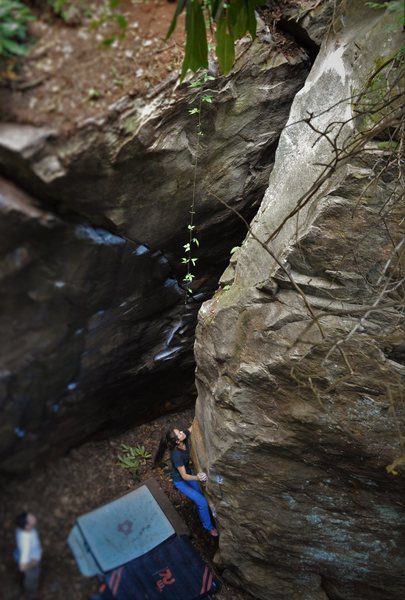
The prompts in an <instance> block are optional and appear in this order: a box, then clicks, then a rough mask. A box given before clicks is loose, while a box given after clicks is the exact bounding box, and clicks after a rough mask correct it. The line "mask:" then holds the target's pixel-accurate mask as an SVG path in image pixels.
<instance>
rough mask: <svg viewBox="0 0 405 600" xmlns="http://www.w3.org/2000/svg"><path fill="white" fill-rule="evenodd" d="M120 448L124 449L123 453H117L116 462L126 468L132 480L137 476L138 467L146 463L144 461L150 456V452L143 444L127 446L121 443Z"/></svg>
mask: <svg viewBox="0 0 405 600" xmlns="http://www.w3.org/2000/svg"><path fill="white" fill-rule="evenodd" d="M121 448H122V450H123V451H124V452H123V454H119V455H118V464H119V465H120V467H123V468H124V469H128V470H129V471H130V473H131V475H132V477H133V479H134V480H137V479H138V478H139V468H140V467H141V466H142V465H145V464H146V461H147V460H149V459H150V458H151V456H152V455H151V454H150V452H148V451H147V450H146V448H145V446H128V445H127V444H121Z"/></svg>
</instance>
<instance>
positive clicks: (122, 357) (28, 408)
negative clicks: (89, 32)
mask: <svg viewBox="0 0 405 600" xmlns="http://www.w3.org/2000/svg"><path fill="white" fill-rule="evenodd" d="M259 38H260V36H259ZM242 46H243V44H242ZM241 50H242V52H241V57H240V59H239V61H238V65H237V67H236V69H235V72H234V73H233V75H232V78H228V79H225V78H218V79H217V80H215V81H212V82H209V83H208V84H206V85H205V86H204V93H210V94H211V96H212V98H213V101H212V103H210V104H208V103H206V104H204V107H203V113H202V130H203V133H204V135H203V136H202V137H201V136H197V120H196V117H195V116H193V115H190V114H189V109H191V108H192V107H195V106H197V105H198V102H199V100H198V98H199V94H200V92H199V90H198V89H189V88H188V86H183V87H182V88H180V89H178V90H177V91H175V92H174V93H172V94H171V95H170V94H169V93H168V92H167V91H166V92H160V93H158V94H157V95H156V94H155V96H154V97H151V98H149V99H143V100H137V101H134V100H131V99H129V98H126V99H123V100H122V102H120V103H118V104H117V105H115V106H112V107H111V110H110V113H109V114H108V115H106V116H105V118H104V119H101V120H100V121H94V120H93V121H90V122H87V123H84V124H83V126H82V127H81V128H80V129H79V130H78V131H76V132H75V133H74V134H72V135H71V136H70V137H69V138H68V139H66V138H65V137H64V136H63V135H61V134H59V133H58V132H57V131H53V130H51V129H38V128H35V127H32V126H29V125H25V126H24V125H21V124H20V125H17V124H13V123H3V124H0V173H2V175H3V176H4V178H5V179H4V180H3V181H2V183H1V191H0V194H1V197H0V212H1V228H2V236H1V242H0V251H1V256H0V276H1V281H2V297H1V301H0V302H1V337H2V343H1V349H0V367H1V368H0V456H1V459H0V463H1V468H2V469H3V470H7V471H10V472H12V471H16V470H21V469H25V468H27V467H28V466H29V465H30V464H31V463H32V462H33V461H34V460H36V459H38V457H39V456H42V455H45V454H46V453H49V451H50V450H51V449H52V448H54V449H59V450H61V451H63V449H66V448H67V447H69V446H71V445H73V444H74V443H77V442H79V441H80V440H82V439H84V438H85V437H87V436H88V435H90V434H91V433H92V432H94V431H96V430H97V429H99V428H100V427H102V426H104V425H105V426H107V425H109V424H111V423H115V424H117V423H118V425H122V424H125V425H128V424H129V423H130V422H131V421H133V420H136V419H138V420H139V419H141V418H145V416H146V415H148V417H149V418H150V417H152V416H153V414H156V412H158V411H159V412H161V411H162V410H170V409H173V408H176V407H178V406H179V405H180V403H184V402H185V400H188V401H190V399H191V397H192V394H193V393H194V387H193V371H194V362H193V355H192V344H193V340H194V327H195V322H196V311H197V309H198V308H199V306H200V304H201V301H202V299H206V298H207V297H209V296H210V295H211V294H212V291H213V289H214V286H216V284H217V281H218V277H219V275H220V273H221V272H222V270H223V268H224V266H225V264H226V261H227V257H229V250H230V249H231V248H232V246H234V245H235V244H237V243H239V242H240V240H241V239H242V237H243V235H244V233H243V232H244V227H243V225H241V224H240V223H239V221H238V219H237V218H236V217H235V216H234V215H233V213H232V212H230V211H229V210H228V209H227V208H225V207H224V206H223V204H221V202H219V201H218V199H217V197H219V198H220V199H221V200H224V201H225V202H227V203H231V204H232V205H233V206H234V207H237V208H238V210H241V211H242V212H243V213H244V214H246V215H249V218H250V217H251V216H253V214H254V212H255V210H256V209H257V206H258V204H259V202H260V200H261V198H262V195H263V193H264V190H265V187H266V184H267V180H268V175H269V172H270V170H271V168H272V165H273V157H274V151H275V147H276V145H277V141H278V137H279V135H280V132H281V130H282V127H283V126H284V124H285V122H286V120H287V118H288V111H289V107H290V105H291V102H292V100H293V97H294V95H295V93H296V92H297V90H299V89H300V88H301V87H302V85H303V83H304V81H305V77H306V75H307V72H308V69H309V61H308V58H307V56H306V54H305V52H302V51H301V50H300V49H299V48H297V49H296V52H295V54H294V55H292V54H290V55H289V58H288V59H287V58H285V57H284V56H283V55H282V54H281V53H280V52H278V51H277V50H276V49H275V47H274V45H273V44H271V43H269V42H268V40H266V39H262V40H260V39H257V40H256V41H255V42H254V43H253V45H252V46H251V47H250V46H249V44H248V43H247V42H246V44H245V46H243V47H242V48H241ZM208 88H209V89H210V92H208ZM268 114H270V115H271V118H270V119H268V118H267V116H266V117H264V115H268ZM199 137H200V138H201V139H200V140H199V142H198V139H199ZM198 143H199V144H200V145H201V148H200V149H198ZM196 155H198V169H197V177H196V182H197V185H196V206H195V210H196V214H195V223H196V226H197V229H196V232H197V236H198V238H199V240H200V250H199V251H198V252H197V256H198V258H199V262H198V263H197V264H198V266H199V268H197V270H196V273H197V279H196V282H195V285H194V289H195V294H194V296H193V298H191V299H189V301H187V302H186V303H185V302H184V291H183V289H182V284H181V280H182V277H183V276H184V271H183V267H182V266H180V265H181V260H180V259H181V255H182V254H183V252H182V249H183V244H184V243H185V242H186V241H187V237H188V231H187V224H188V223H189V219H190V216H189V209H190V202H191V197H192V188H193V185H192V181H193V177H194V170H193V163H194V162H195V158H196ZM23 190H24V191H23ZM187 394H188V396H187Z"/></svg>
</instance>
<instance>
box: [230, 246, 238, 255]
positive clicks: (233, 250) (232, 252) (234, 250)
mask: <svg viewBox="0 0 405 600" xmlns="http://www.w3.org/2000/svg"><path fill="white" fill-rule="evenodd" d="M239 248H240V246H234V247H233V248H232V250H231V252H230V254H235V252H237V250H239Z"/></svg>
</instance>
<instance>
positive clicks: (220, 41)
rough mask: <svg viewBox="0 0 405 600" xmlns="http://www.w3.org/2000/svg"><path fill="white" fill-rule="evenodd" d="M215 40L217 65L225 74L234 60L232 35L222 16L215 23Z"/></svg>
mask: <svg viewBox="0 0 405 600" xmlns="http://www.w3.org/2000/svg"><path fill="white" fill-rule="evenodd" d="M216 41H217V45H216V52H217V57H218V62H219V66H220V68H221V71H222V72H223V73H224V75H226V74H227V73H229V71H230V70H231V69H232V67H233V63H234V61H235V45H234V38H233V35H232V34H231V33H230V32H229V30H228V24H227V21H226V19H225V18H222V19H221V21H220V22H219V23H218V25H217V31H216Z"/></svg>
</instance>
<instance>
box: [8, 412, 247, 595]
mask: <svg viewBox="0 0 405 600" xmlns="http://www.w3.org/2000/svg"><path fill="white" fill-rule="evenodd" d="M192 419H193V409H188V410H186V411H183V412H182V413H177V414H173V415H170V416H165V417H160V418H158V419H156V420H155V421H152V422H150V423H146V424H144V425H141V426H139V427H136V428H134V429H132V430H130V431H127V432H125V433H122V434H120V435H118V436H116V437H114V438H110V439H100V440H93V441H90V442H88V443H86V444H84V445H82V446H80V447H79V448H76V449H74V450H71V451H70V452H69V453H68V454H67V455H66V456H64V457H62V458H59V459H57V460H55V461H54V462H49V463H48V464H47V465H45V466H44V468H42V469H41V470H38V471H37V472H35V473H33V474H32V475H31V476H30V477H29V478H28V479H24V480H21V481H17V480H14V481H13V482H8V483H7V484H5V483H4V482H2V483H1V487H0V519H1V523H2V536H1V538H2V539H1V546H0V548H1V555H2V556H1V560H0V581H1V598H2V600H20V599H21V600H22V596H21V594H20V588H19V578H18V572H17V570H16V566H15V564H14V561H13V558H12V553H13V550H14V547H15V543H14V522H13V521H14V518H15V516H16V514H18V513H19V512H21V511H22V510H29V511H31V512H33V513H34V514H35V515H37V517H38V531H39V533H40V536H41V540H42V544H43V549H44V560H43V586H42V590H43V598H44V600H67V599H69V600H85V599H86V598H88V597H89V596H90V595H91V594H92V593H94V592H95V591H96V590H97V588H98V580H97V578H85V577H83V576H82V575H80V573H79V571H78V568H77V566H76V563H75V561H74V558H73V555H72V554H71V552H70V549H69V548H68V546H67V543H66V540H67V537H68V534H69V531H70V529H71V528H72V526H73V525H74V523H75V519H76V518H77V517H78V516H79V515H81V514H83V513H85V512H87V511H90V510H92V509H94V508H96V507H98V506H100V505H101V504H104V503H106V502H108V501H109V500H111V499H113V498H115V497H117V496H119V495H122V494H125V493H127V492H128V491H130V490H131V489H132V487H133V485H134V481H133V479H132V476H131V474H130V472H129V471H128V470H127V469H125V468H123V467H121V466H120V465H119V464H118V461H117V457H118V455H119V454H121V453H122V448H121V444H127V445H129V446H138V445H141V446H144V447H145V448H146V450H148V451H149V452H150V453H151V454H154V453H155V451H156V449H157V447H158V442H159V439H160V437H161V435H162V433H163V432H164V431H165V429H166V428H167V427H173V426H176V425H179V424H180V426H181V425H183V424H189V423H191V422H192ZM166 458H168V457H166ZM139 474H140V480H141V481H144V480H145V479H147V478H148V477H151V476H152V477H154V478H155V479H156V480H157V482H158V483H159V485H160V486H161V488H162V489H163V490H164V491H165V493H166V494H167V495H168V497H169V498H170V500H171V501H172V503H173V505H174V506H175V508H176V509H177V510H178V512H179V513H180V515H181V516H182V518H183V519H184V521H185V522H186V523H187V525H188V526H189V528H190V531H191V534H192V542H193V544H194V545H195V546H196V548H197V549H198V550H199V552H200V554H201V555H202V557H203V558H204V559H205V560H206V561H207V562H208V563H210V564H211V566H212V565H213V563H212V561H213V557H214V554H215V552H216V549H217V547H218V542H217V540H215V539H214V538H212V537H211V536H210V535H209V534H208V533H206V532H205V530H204V529H203V528H202V526H201V523H200V520H199V518H198V514H197V510H196V508H195V506H194V504H193V503H192V502H191V501H189V500H188V499H187V498H185V497H184V496H182V495H181V494H180V493H179V492H178V491H177V490H176V489H175V488H174V487H173V485H172V483H171V480H170V477H169V474H168V472H167V469H165V468H157V469H152V461H151V460H148V461H147V462H146V464H145V465H144V466H142V467H141V469H140V473H139ZM218 528H219V531H220V530H221V524H220V523H218ZM216 575H217V576H218V577H219V579H220V580H221V581H222V579H221V573H219V572H218V570H216ZM67 590H69V591H68V592H67ZM215 598H216V599H217V600H249V599H250V600H251V596H250V595H248V594H246V593H245V592H242V591H240V590H238V589H236V588H233V587H231V586H229V585H228V584H227V583H225V582H223V581H222V586H221V589H220V591H219V593H218V594H216V596H215Z"/></svg>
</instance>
